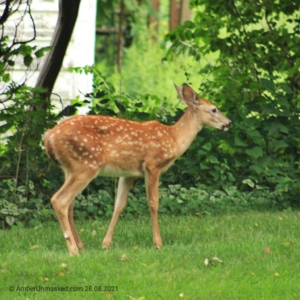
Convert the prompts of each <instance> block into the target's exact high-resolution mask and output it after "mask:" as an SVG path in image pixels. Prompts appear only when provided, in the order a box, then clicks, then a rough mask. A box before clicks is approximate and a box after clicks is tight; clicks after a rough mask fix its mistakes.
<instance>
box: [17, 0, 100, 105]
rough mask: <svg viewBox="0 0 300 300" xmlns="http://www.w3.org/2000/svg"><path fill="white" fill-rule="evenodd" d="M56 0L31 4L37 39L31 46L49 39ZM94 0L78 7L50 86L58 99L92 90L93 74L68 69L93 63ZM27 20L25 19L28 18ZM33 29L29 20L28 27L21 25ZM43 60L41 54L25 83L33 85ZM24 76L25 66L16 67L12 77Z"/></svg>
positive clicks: (43, 0) (35, 0)
mask: <svg viewBox="0 0 300 300" xmlns="http://www.w3.org/2000/svg"><path fill="white" fill-rule="evenodd" d="M58 2H59V1H58V0H33V1H32V4H31V11H32V16H33V19H34V23H35V27H36V39H35V40H34V41H33V42H31V43H30V45H31V46H33V45H37V46H38V47H46V46H49V45H50V43H51V39H52V35H53V33H54V29H55V25H56V22H57V16H58ZM96 10H97V1H96V0H82V1H81V4H80V8H79V14H78V18H77V21H76V25H75V28H74V31H73V35H72V38H71V41H70V43H69V46H68V49H67V53H66V56H65V58H64V61H63V66H62V69H61V71H60V73H59V75H58V78H57V80H56V83H55V86H54V89H53V97H52V98H53V99H58V97H57V96H55V94H57V95H59V96H60V97H61V99H62V100H63V102H64V103H65V104H67V103H68V102H69V100H71V99H74V98H75V97H76V96H78V95H80V92H81V93H84V94H85V93H90V92H91V91H92V83H93V82H92V76H91V75H90V76H87V75H85V74H83V75H80V74H76V73H75V72H72V73H71V72H69V71H68V69H69V68H70V67H84V66H86V65H93V64H94V49H95V28H96ZM27 24H28V22H27ZM23 30H24V32H25V34H26V31H27V32H28V34H29V32H30V31H31V32H32V28H30V24H28V28H27V29H26V28H24V29H23ZM42 64H43V58H42V60H41V62H40V65H39V68H38V71H35V72H34V73H33V74H32V75H31V76H29V77H30V78H29V80H28V81H27V85H29V86H35V84H36V80H37V77H38V75H39V70H40V69H41V66H42ZM22 76H24V68H19V69H17V68H15V70H14V72H13V79H16V80H18V79H19V80H20V79H21V78H22Z"/></svg>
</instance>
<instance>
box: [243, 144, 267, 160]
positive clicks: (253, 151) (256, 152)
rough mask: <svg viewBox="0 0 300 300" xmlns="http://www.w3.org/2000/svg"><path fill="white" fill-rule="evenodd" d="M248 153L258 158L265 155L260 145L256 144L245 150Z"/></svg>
mask: <svg viewBox="0 0 300 300" xmlns="http://www.w3.org/2000/svg"><path fill="white" fill-rule="evenodd" d="M245 152H246V153H247V154H248V155H250V156H252V157H254V158H258V157H260V156H263V151H262V149H261V148H260V147H258V146H256V147H254V148H252V149H246V151H245Z"/></svg>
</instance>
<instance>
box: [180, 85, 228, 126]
mask: <svg viewBox="0 0 300 300" xmlns="http://www.w3.org/2000/svg"><path fill="white" fill-rule="evenodd" d="M175 88H176V90H177V93H178V95H179V98H180V100H181V101H182V102H183V103H185V104H186V105H187V106H188V107H189V108H190V109H191V110H192V111H193V112H194V113H195V114H197V116H198V117H199V120H201V123H202V125H207V126H211V127H213V128H217V129H220V130H223V131H227V130H228V127H230V126H231V124H232V122H231V121H230V120H229V119H228V118H226V117H225V116H224V115H223V114H222V113H221V112H220V110H219V109H218V108H217V107H216V106H215V105H213V104H212V103H210V102H209V101H208V100H205V99H201V98H199V96H198V95H197V93H196V92H195V91H194V90H193V89H192V88H191V87H190V86H189V85H188V84H186V83H184V84H183V86H182V89H181V88H180V87H178V86H176V85H175Z"/></svg>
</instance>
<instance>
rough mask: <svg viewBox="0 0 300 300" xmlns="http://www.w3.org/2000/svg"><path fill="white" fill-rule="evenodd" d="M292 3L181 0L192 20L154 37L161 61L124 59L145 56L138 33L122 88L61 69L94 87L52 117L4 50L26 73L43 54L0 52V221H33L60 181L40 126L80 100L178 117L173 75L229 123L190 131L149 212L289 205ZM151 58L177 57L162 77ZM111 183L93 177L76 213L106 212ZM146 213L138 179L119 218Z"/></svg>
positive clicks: (296, 174) (295, 167)
mask: <svg viewBox="0 0 300 300" xmlns="http://www.w3.org/2000/svg"><path fill="white" fill-rule="evenodd" d="M296 4H297V3H296V1H295V0H294V1H290V2H284V1H283V0H278V1H276V2H274V1H267V0H266V1H265V0H261V1H260V5H257V3H256V2H255V3H252V2H249V1H222V0H217V1H213V2H211V1H207V0H201V1H192V2H191V5H192V6H193V8H194V13H195V18H194V21H193V22H191V21H188V22H185V23H184V24H183V25H181V26H178V27H177V28H176V29H175V30H173V31H172V32H170V33H169V34H167V35H166V36H165V44H166V46H167V52H166V53H164V54H165V56H166V57H165V58H164V57H158V55H157V56H156V55H155V54H153V51H152V52H151V49H150V50H149V51H150V53H151V55H148V56H145V57H147V60H148V59H149V62H148V61H143V60H141V59H140V60H139V61H137V62H136V65H137V66H138V68H139V70H138V72H139V73H137V71H136V70H135V69H134V68H133V67H132V61H133V60H134V58H135V57H142V55H144V54H145V53H147V49H148V48H151V47H152V44H151V43H153V44H154V43H155V41H154V42H151V43H145V44H144V47H136V45H137V43H141V39H140V40H139V41H136V42H135V44H133V46H132V47H131V49H133V50H134V51H135V52H133V53H130V49H129V50H128V53H125V57H124V64H125V65H126V64H127V65H128V66H130V67H129V68H127V69H126V66H124V69H123V70H127V72H128V74H126V76H127V77H125V85H124V86H122V89H121V88H120V86H121V83H120V84H117V83H116V81H114V82H113V83H111V79H112V78H113V76H110V78H105V76H103V75H102V74H101V72H100V71H99V68H97V67H96V68H95V67H85V68H75V69H74V70H73V71H76V72H85V73H87V72H92V73H93V74H94V76H95V82H94V92H93V93H91V94H87V95H85V101H78V100H74V101H72V103H71V105H70V106H68V107H66V108H65V109H63V110H62V111H61V112H59V113H58V114H57V115H54V114H53V113H51V112H50V111H44V110H43V107H44V106H43V103H42V100H41V98H40V97H39V93H40V91H39V90H37V89H32V88H29V87H26V86H25V85H24V84H21V85H17V84H16V83H15V82H14V81H12V80H11V78H10V75H9V72H7V68H8V67H9V66H10V67H13V65H14V59H12V57H13V55H14V57H17V56H18V57H21V58H22V59H23V63H24V65H25V66H26V67H28V68H29V67H30V66H31V64H32V62H33V57H37V58H39V57H40V56H42V55H43V52H44V50H47V49H41V50H39V49H36V48H34V47H30V46H28V45H26V43H23V44H22V45H18V46H17V45H16V47H15V48H14V49H8V48H6V49H7V51H6V52H7V53H6V54H5V55H4V56H3V55H2V56H1V59H2V65H0V66H1V68H2V69H0V77H1V81H2V83H3V82H4V83H5V87H6V88H5V90H3V91H4V92H3V95H2V98H1V103H2V105H3V107H2V108H1V110H0V121H3V122H2V123H0V133H7V131H8V130H10V134H11V135H10V136H5V137H4V139H3V141H5V144H4V143H3V144H2V145H0V155H1V165H0V222H3V225H1V227H2V226H4V224H9V225H13V224H20V222H22V223H23V224H30V225H35V224H37V223H38V222H40V221H43V220H47V219H52V218H53V216H54V214H53V210H52V209H51V204H50V201H49V200H50V198H51V196H52V194H53V193H54V192H55V191H56V190H57V189H58V188H59V187H60V185H61V184H62V182H63V176H62V173H61V170H60V169H59V167H58V166H56V165H54V164H52V163H50V161H49V160H48V159H47V157H46V156H45V153H44V151H43V149H42V148H41V137H42V133H43V132H44V131H45V130H46V128H49V127H51V126H52V125H53V124H54V123H55V122H56V121H57V120H58V119H59V118H61V117H63V116H68V115H72V114H75V113H76V109H77V107H79V106H81V105H84V104H86V103H89V106H90V112H89V113H90V114H95V113H96V114H106V115H115V116H118V117H122V118H127V119H135V120H149V119H156V120H158V121H160V122H163V123H165V124H173V123H174V122H175V121H176V120H177V119H178V117H179V116H180V115H181V114H182V113H183V110H182V106H180V108H177V107H178V105H177V104H178V103H179V102H175V101H174V99H173V100H172V101H170V99H169V98H168V99H166V98H162V97H161V94H164V93H165V94H166V90H164V89H167V86H172V84H171V82H170V81H172V80H173V81H174V82H176V83H177V84H180V81H181V80H182V79H180V81H179V82H178V80H174V78H179V77H180V78H182V77H184V78H185V79H186V81H188V82H190V83H192V84H193V87H194V88H195V89H197V88H198V92H199V95H203V96H204V95H205V97H207V98H208V99H209V100H211V101H212V102H214V103H215V104H217V105H218V106H219V107H220V109H221V110H222V111H223V112H224V113H226V114H227V116H228V117H229V118H230V119H231V120H232V121H233V127H232V128H231V129H230V131H228V132H226V133H224V132H218V131H216V130H211V129H207V128H204V129H203V130H202V131H201V132H200V133H199V134H198V136H197V138H196V140H195V141H194V143H193V144H192V146H191V147H190V148H189V150H188V151H187V152H186V153H185V154H184V155H183V157H181V158H180V159H179V160H178V161H177V162H176V164H175V165H174V166H173V167H172V168H171V169H170V170H169V171H168V172H167V173H166V174H164V175H163V176H162V178H161V188H160V191H161V205H160V212H161V213H173V214H174V213H175V214H177V213H185V214H200V213H211V212H213V211H228V210H243V209H248V208H255V207H259V208H262V207H265V208H272V207H277V208H278V207H280V208H286V207H290V206H299V202H298V197H297V196H298V194H299V192H300V185H299V178H300V171H299V151H298V148H299V147H298V145H299V130H300V120H299V113H300V110H299V83H298V82H299V64H300V59H299V58H298V56H297V49H298V48H299V45H298V44H299V40H300V39H299V32H300V15H299V12H298V11H297V9H298V8H297V5H296ZM3 41H4V42H5V39H4V40H3ZM3 45H4V46H5V45H7V44H5V43H4V44H3ZM139 45H141V44H139ZM5 47H7V46H5ZM3 49H4V48H3ZM137 51H140V52H137ZM156 52H157V53H160V52H159V51H156ZM182 54H183V55H182ZM159 55H160V54H159ZM184 55H185V56H186V55H189V56H191V57H193V58H194V59H195V60H196V63H193V70H194V71H193V72H195V73H198V74H196V75H195V74H194V75H193V74H191V73H190V69H191V66H190V65H189V64H190V58H188V57H184ZM163 58H164V59H163ZM3 59H6V61H3ZM151 59H152V60H153V64H152V62H151ZM162 59H163V61H165V62H164V67H165V68H168V62H167V61H171V60H175V61H177V66H176V68H173V67H172V70H173V71H172V72H173V73H172V76H173V77H172V76H167V73H165V70H164V72H162V73H161V74H158V71H157V72H156V71H155V70H158V67H155V68H154V70H153V69H151V65H154V64H156V63H157V61H158V60H159V61H161V60H162ZM166 60H167V61H166ZM178 61H180V63H179V64H178ZM143 64H144V65H143ZM169 66H171V64H170V65H169ZM197 66H198V69H197ZM106 67H107V66H106ZM170 69H171V67H170ZM179 72H181V74H178V73H179ZM137 74H138V75H137ZM171 77H172V79H170V78H171ZM199 78H201V79H200V80H199ZM126 80H127V81H126ZM141 80H142V82H141V84H139V81H141ZM163 80H165V81H166V82H167V84H166V83H165V84H164V83H162V81H163ZM199 81H200V82H199ZM196 82H197V83H196ZM198 82H199V83H198ZM122 84H123V83H122ZM126 84H127V87H126ZM151 84H152V85H153V86H152V88H151V89H150V91H152V92H151V93H149V92H148V90H147V92H146V93H147V94H146V93H145V94H143V92H144V90H143V86H147V85H151ZM172 88H173V87H172ZM133 91H135V92H134V93H133ZM158 94H159V95H160V96H157V95H158ZM12 103H13V105H11V104H12ZM4 104H5V105H4ZM115 187H116V180H111V179H108V178H97V179H96V180H94V181H93V183H92V184H90V186H89V187H88V188H87V189H86V190H85V191H84V192H83V194H82V195H80V196H79V197H78V199H77V200H76V204H75V214H76V216H77V217H79V216H81V217H84V218H86V217H93V218H98V217H102V216H103V215H104V216H110V215H111V214H112V209H113V194H114V191H115ZM147 210H148V208H147V201H146V195H145V190H144V186H143V182H142V181H138V182H137V183H136V185H135V186H134V188H133V190H132V193H131V194H130V195H129V203H128V207H127V209H126V210H125V212H124V214H125V215H128V216H129V215H130V216H132V215H134V214H138V213H144V212H146V211H147Z"/></svg>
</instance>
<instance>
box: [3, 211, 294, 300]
mask: <svg viewBox="0 0 300 300" xmlns="http://www.w3.org/2000/svg"><path fill="white" fill-rule="evenodd" d="M299 221H300V213H299V212H297V211H285V212H247V213H239V214H232V215H216V216H210V215H206V216H190V217H184V216H177V217H176V216H165V215H161V216H160V227H161V233H162V237H163V242H164V247H163V248H162V249H161V250H156V249H154V248H153V247H152V238H151V224H150V218H148V217H146V216H144V217H138V218H135V219H132V220H129V219H120V220H119V223H118V225H117V228H116V232H115V237H114V243H113V246H112V248H111V249H110V250H108V251H107V250H101V249H100V245H101V241H102V238H103V237H104V234H105V230H106V228H107V226H108V223H109V220H107V219H105V220H103V221H87V222H78V224H77V227H78V229H79V230H80V232H81V237H82V239H83V242H84V244H85V247H86V250H87V251H86V253H84V254H82V255H81V256H79V257H70V256H69V255H68V253H67V248H66V245H65V242H64V240H63V236H62V233H61V231H60V227H59V224H58V223H55V222H52V223H46V224H43V225H41V226H38V227H36V228H25V229H24V228H20V229H13V230H10V231H8V230H2V231H0V239H1V244H0V253H1V254H0V295H1V299H140V300H142V299H145V300H147V299H230V300H233V299H242V300H244V299H272V300H273V299H299V297H300V263H299V261H300V249H299V245H300V230H299ZM10 289H11V290H10ZM30 289H31V291H30ZM71 289H73V290H72V291H71Z"/></svg>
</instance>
